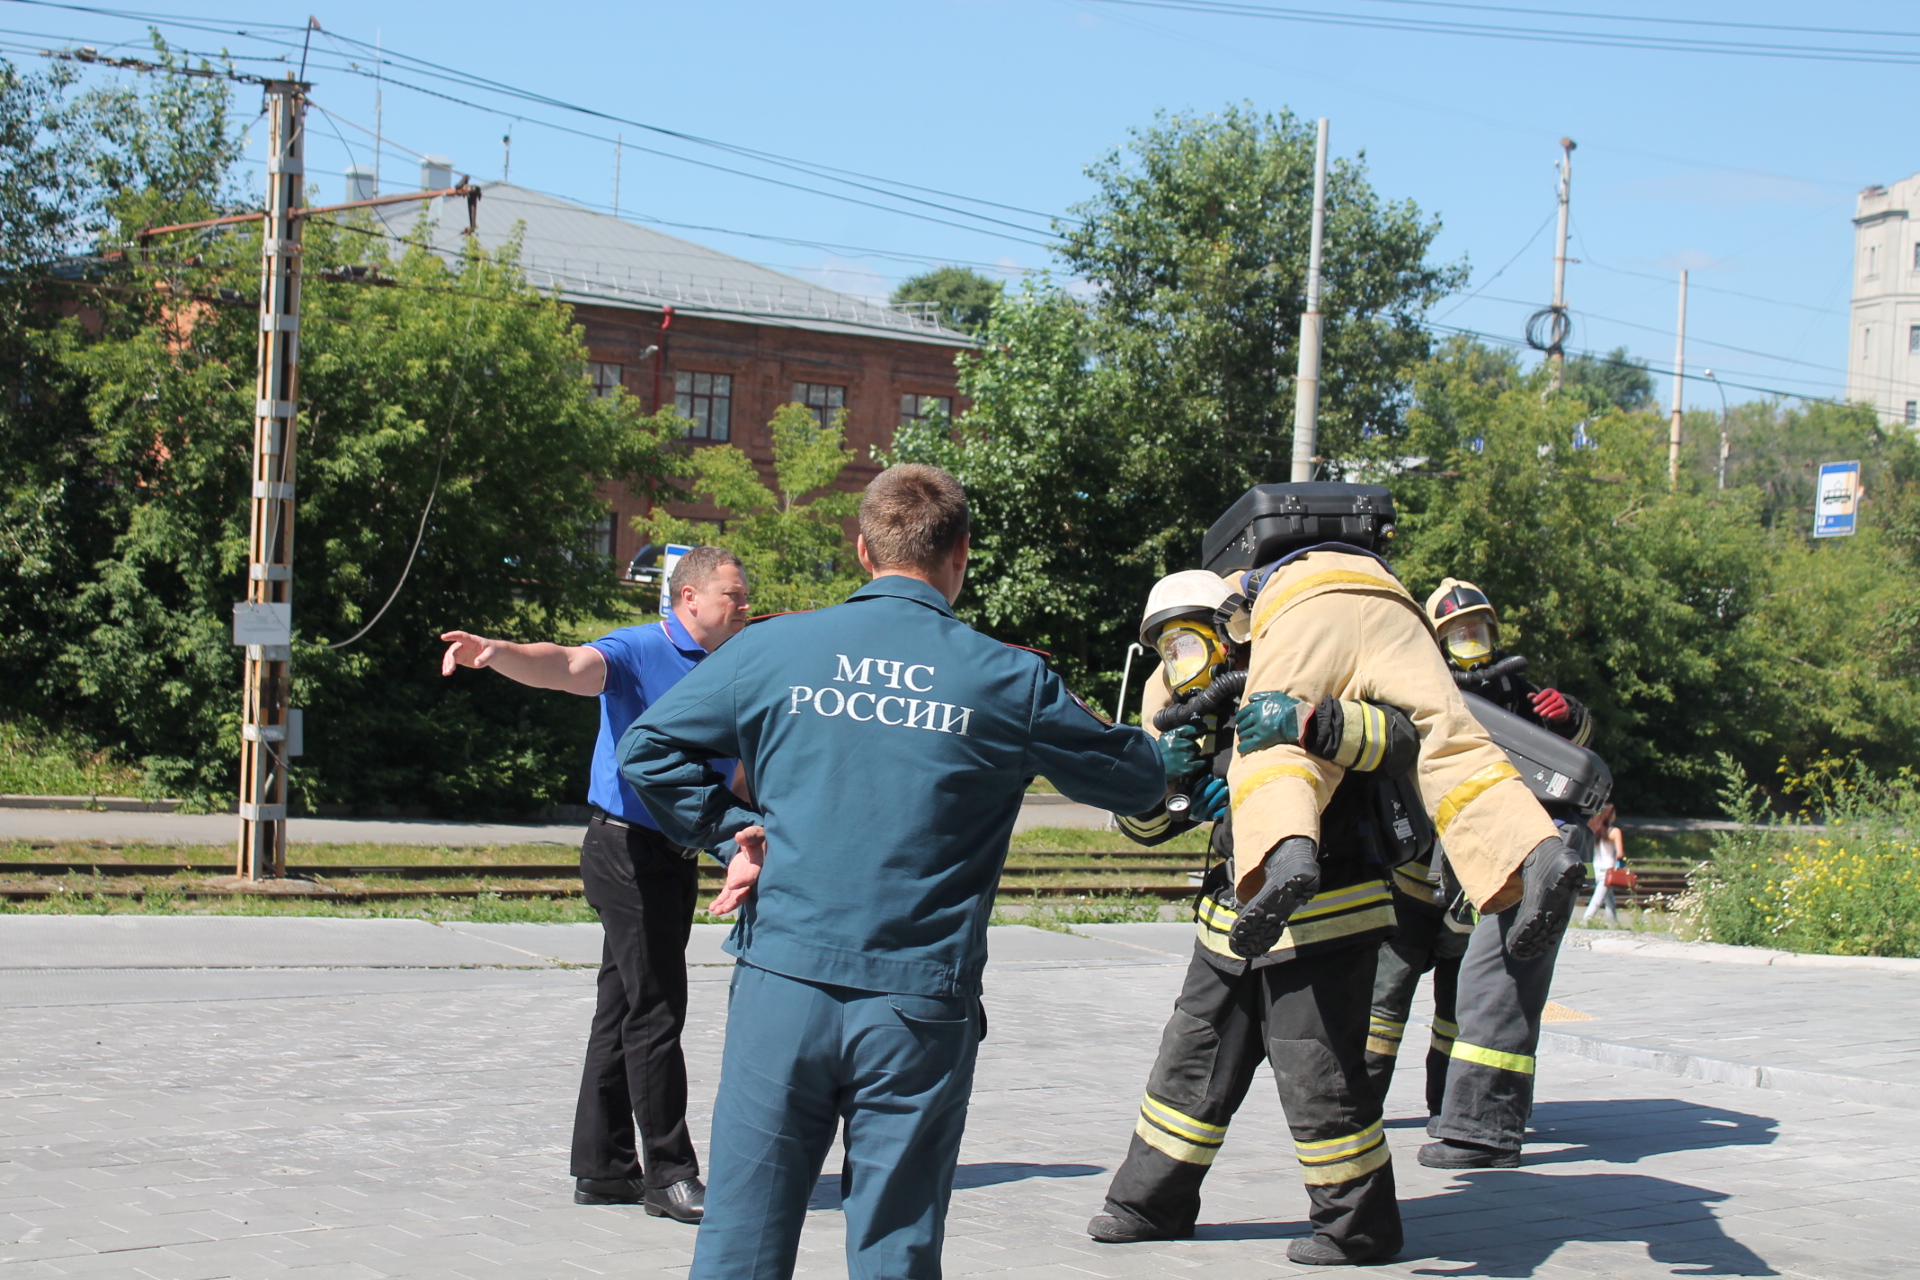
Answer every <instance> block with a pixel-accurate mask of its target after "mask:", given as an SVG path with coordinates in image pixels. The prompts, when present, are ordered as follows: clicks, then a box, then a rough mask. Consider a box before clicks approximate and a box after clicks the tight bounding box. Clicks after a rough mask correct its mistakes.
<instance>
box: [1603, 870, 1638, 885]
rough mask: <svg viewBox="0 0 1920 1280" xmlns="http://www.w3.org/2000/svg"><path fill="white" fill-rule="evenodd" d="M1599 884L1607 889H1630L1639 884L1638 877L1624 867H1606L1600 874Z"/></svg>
mask: <svg viewBox="0 0 1920 1280" xmlns="http://www.w3.org/2000/svg"><path fill="white" fill-rule="evenodd" d="M1600 883H1601V884H1604V885H1605V886H1607V888H1609V889H1632V888H1634V887H1635V886H1637V885H1638V884H1639V883H1640V877H1639V876H1637V875H1635V874H1633V872H1631V871H1629V870H1627V869H1626V868H1625V867H1608V868H1607V869H1606V870H1605V871H1604V872H1602V873H1601V875H1600Z"/></svg>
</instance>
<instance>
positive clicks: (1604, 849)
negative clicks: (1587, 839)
mask: <svg viewBox="0 0 1920 1280" xmlns="http://www.w3.org/2000/svg"><path fill="white" fill-rule="evenodd" d="M1613 814H1614V807H1613V806H1612V805H1608V806H1607V807H1606V808H1604V809H1602V810H1601V811H1600V812H1599V813H1596V814H1594V815H1593V819H1592V821H1590V822H1589V823H1588V824H1587V825H1588V826H1590V827H1592V828H1593V834H1594V835H1595V836H1596V837H1597V839H1596V840H1595V842H1594V846H1593V897H1592V898H1590V899H1588V901H1587V913H1586V914H1585V915H1583V916H1581V917H1580V923H1581V924H1582V925H1584V924H1586V922H1587V921H1589V920H1591V919H1593V913H1594V912H1596V911H1598V910H1599V909H1600V908H1601V906H1602V905H1603V904H1604V905H1605V907H1606V909H1607V923H1608V924H1619V923H1620V912H1619V911H1618V910H1616V909H1615V907H1614V900H1613V890H1614V887H1615V885H1616V884H1617V883H1618V882H1620V881H1621V880H1623V879H1624V878H1625V877H1624V872H1625V869H1626V864H1627V845H1626V838H1625V837H1624V836H1622V835H1621V834H1620V828H1619V827H1617V826H1615V825H1614V821H1613ZM1616 871H1618V872H1622V873H1623V874H1622V875H1614V874H1612V873H1613V872H1616Z"/></svg>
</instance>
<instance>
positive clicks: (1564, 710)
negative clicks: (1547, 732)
mask: <svg viewBox="0 0 1920 1280" xmlns="http://www.w3.org/2000/svg"><path fill="white" fill-rule="evenodd" d="M1533 710H1534V714H1536V715H1538V716H1539V717H1540V718H1541V719H1542V720H1546V721H1548V722H1550V723H1552V724H1559V723H1560V722H1561V721H1562V720H1565V719H1566V718H1567V717H1568V716H1570V715H1572V714H1573V708H1572V707H1569V706H1568V705H1567V700H1566V698H1564V697H1562V696H1561V693H1560V691H1559V690H1558V689H1537V690H1535V691H1534V694H1533Z"/></svg>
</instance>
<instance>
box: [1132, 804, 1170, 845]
mask: <svg viewBox="0 0 1920 1280" xmlns="http://www.w3.org/2000/svg"><path fill="white" fill-rule="evenodd" d="M1172 825H1173V817H1172V815H1171V814H1169V813H1168V812H1167V811H1166V810H1165V809H1162V810H1160V811H1159V812H1158V813H1153V814H1149V815H1147V816H1146V817H1144V818H1121V819H1120V829H1121V830H1123V831H1125V832H1127V833H1128V834H1129V835H1136V836H1145V837H1148V838H1151V837H1153V836H1157V835H1159V834H1160V833H1161V832H1163V831H1165V830H1166V829H1167V828H1168V827H1170V826H1172Z"/></svg>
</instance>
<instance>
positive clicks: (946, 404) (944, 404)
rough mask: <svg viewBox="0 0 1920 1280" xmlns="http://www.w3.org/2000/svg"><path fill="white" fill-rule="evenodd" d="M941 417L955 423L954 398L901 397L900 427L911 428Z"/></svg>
mask: <svg viewBox="0 0 1920 1280" xmlns="http://www.w3.org/2000/svg"><path fill="white" fill-rule="evenodd" d="M936 415H937V416H939V417H942V418H945V419H946V420H947V421H949V422H951V421H953V397H952V396H915V395H906V396H901V397H900V425H901V426H903V427H910V426H912V425H913V424H914V423H916V422H925V421H926V420H927V419H928V418H931V417H934V416H936Z"/></svg>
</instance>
